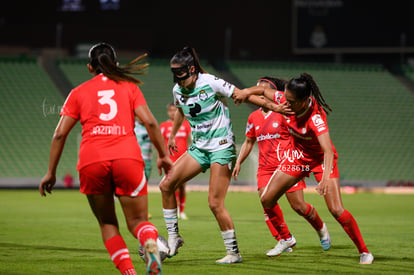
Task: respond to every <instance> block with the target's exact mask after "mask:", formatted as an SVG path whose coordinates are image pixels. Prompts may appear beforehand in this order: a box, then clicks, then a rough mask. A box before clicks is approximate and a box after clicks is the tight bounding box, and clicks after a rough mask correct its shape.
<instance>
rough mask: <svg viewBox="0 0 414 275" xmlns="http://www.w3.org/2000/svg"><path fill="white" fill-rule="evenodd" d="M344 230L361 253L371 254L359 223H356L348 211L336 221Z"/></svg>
mask: <svg viewBox="0 0 414 275" xmlns="http://www.w3.org/2000/svg"><path fill="white" fill-rule="evenodd" d="M336 220H337V221H338V222H339V223H340V224H341V225H342V227H343V228H344V230H345V232H346V233H347V234H348V236H349V237H350V238H351V240H352V241H353V242H354V244H355V245H356V247H357V248H358V251H359V253H360V254H361V253H363V252H366V253H369V251H368V249H367V247H366V245H365V243H364V239H363V238H362V235H361V232H360V231H359V227H358V224H357V222H356V221H355V219H354V217H353V216H352V215H351V213H349V212H348V211H347V210H345V211H344V213H342V215H341V216H340V217H339V218H337V219H336Z"/></svg>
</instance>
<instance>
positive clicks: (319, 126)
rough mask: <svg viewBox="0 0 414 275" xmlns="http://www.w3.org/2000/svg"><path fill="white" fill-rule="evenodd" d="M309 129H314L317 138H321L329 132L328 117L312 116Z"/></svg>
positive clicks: (317, 114)
mask: <svg viewBox="0 0 414 275" xmlns="http://www.w3.org/2000/svg"><path fill="white" fill-rule="evenodd" d="M309 127H310V128H311V129H312V131H313V132H314V133H315V135H316V136H320V135H322V134H323V133H326V132H328V131H329V129H328V123H327V122H326V117H325V116H322V115H321V114H319V113H316V114H313V115H312V117H311V119H310V120H309Z"/></svg>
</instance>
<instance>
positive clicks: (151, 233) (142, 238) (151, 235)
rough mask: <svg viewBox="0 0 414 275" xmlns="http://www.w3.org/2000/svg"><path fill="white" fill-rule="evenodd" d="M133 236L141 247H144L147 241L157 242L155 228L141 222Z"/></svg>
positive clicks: (150, 224) (148, 223)
mask: <svg viewBox="0 0 414 275" xmlns="http://www.w3.org/2000/svg"><path fill="white" fill-rule="evenodd" d="M134 236H135V237H136V238H137V239H138V240H139V242H140V243H141V245H142V246H144V245H145V242H146V241H147V240H148V239H154V240H157V238H158V231H157V228H156V227H155V226H154V225H153V224H152V223H150V222H142V223H140V224H139V225H138V226H137V228H136V229H135V235H134Z"/></svg>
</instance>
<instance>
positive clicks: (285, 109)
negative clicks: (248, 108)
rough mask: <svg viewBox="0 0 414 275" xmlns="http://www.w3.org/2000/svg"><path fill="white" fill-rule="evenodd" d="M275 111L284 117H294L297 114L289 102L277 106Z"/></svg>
mask: <svg viewBox="0 0 414 275" xmlns="http://www.w3.org/2000/svg"><path fill="white" fill-rule="evenodd" d="M273 111H275V112H278V113H280V114H282V115H294V114H295V112H293V111H292V109H291V108H290V105H289V102H287V101H286V102H283V103H280V104H278V105H276V107H275V109H274V110H273Z"/></svg>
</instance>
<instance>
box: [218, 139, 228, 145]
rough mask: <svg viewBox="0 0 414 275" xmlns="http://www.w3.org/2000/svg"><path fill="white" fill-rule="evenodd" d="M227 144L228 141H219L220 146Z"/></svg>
mask: <svg viewBox="0 0 414 275" xmlns="http://www.w3.org/2000/svg"><path fill="white" fill-rule="evenodd" d="M226 143H227V139H222V140H220V141H219V145H223V144H226Z"/></svg>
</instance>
